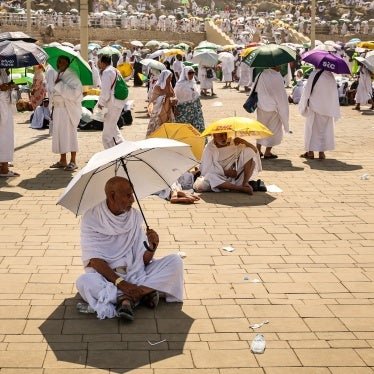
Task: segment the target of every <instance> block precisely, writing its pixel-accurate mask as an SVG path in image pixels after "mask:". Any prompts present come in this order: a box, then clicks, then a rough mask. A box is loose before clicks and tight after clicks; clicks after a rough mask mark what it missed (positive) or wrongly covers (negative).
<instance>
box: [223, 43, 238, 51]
mask: <svg viewBox="0 0 374 374" xmlns="http://www.w3.org/2000/svg"><path fill="white" fill-rule="evenodd" d="M222 49H223V50H224V51H233V50H234V49H236V46H235V45H233V44H226V45H224V46H223V47H222Z"/></svg>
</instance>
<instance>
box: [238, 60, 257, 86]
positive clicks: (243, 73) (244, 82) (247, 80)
mask: <svg viewBox="0 0 374 374" xmlns="http://www.w3.org/2000/svg"><path fill="white" fill-rule="evenodd" d="M239 74H240V77H239V82H238V86H244V87H249V86H250V85H251V83H252V80H253V68H251V67H249V66H248V65H247V64H246V63H244V62H241V63H240V65H239Z"/></svg>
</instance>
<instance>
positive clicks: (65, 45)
mask: <svg viewBox="0 0 374 374" xmlns="http://www.w3.org/2000/svg"><path fill="white" fill-rule="evenodd" d="M61 45H63V46H64V47H70V48H74V44H72V43H70V42H62V43H61Z"/></svg>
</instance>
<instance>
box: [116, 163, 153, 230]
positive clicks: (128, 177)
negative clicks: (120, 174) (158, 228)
mask: <svg viewBox="0 0 374 374" xmlns="http://www.w3.org/2000/svg"><path fill="white" fill-rule="evenodd" d="M120 160H121V164H122V167H123V170H124V171H125V173H126V175H127V179H128V180H129V182H130V184H131V188H132V192H133V193H134V196H135V200H136V202H137V204H138V206H139V210H140V213H141V214H142V216H143V219H144V223H145V226H146V228H147V230H149V226H148V223H147V220H146V219H145V216H144V213H143V210H142V207H141V205H140V203H139V199H138V196H137V195H136V192H135V189H134V186H133V184H132V182H131V179H130V175H129V172H128V170H127V166H126V164H125V162H124V161H123V158H122V157H121V159H120Z"/></svg>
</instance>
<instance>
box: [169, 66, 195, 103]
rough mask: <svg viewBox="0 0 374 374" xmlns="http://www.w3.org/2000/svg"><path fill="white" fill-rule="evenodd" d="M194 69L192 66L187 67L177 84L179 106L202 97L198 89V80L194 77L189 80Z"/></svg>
mask: <svg viewBox="0 0 374 374" xmlns="http://www.w3.org/2000/svg"><path fill="white" fill-rule="evenodd" d="M190 71H193V72H194V69H193V68H192V67H191V66H185V67H184V68H183V70H182V73H181V75H180V77H179V80H178V82H177V84H176V85H175V87H174V92H175V96H176V97H177V99H178V104H183V103H185V102H187V101H192V100H195V99H196V98H198V97H199V96H200V94H199V90H198V88H197V84H196V80H195V78H194V77H193V78H192V79H189V77H188V72H190Z"/></svg>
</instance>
